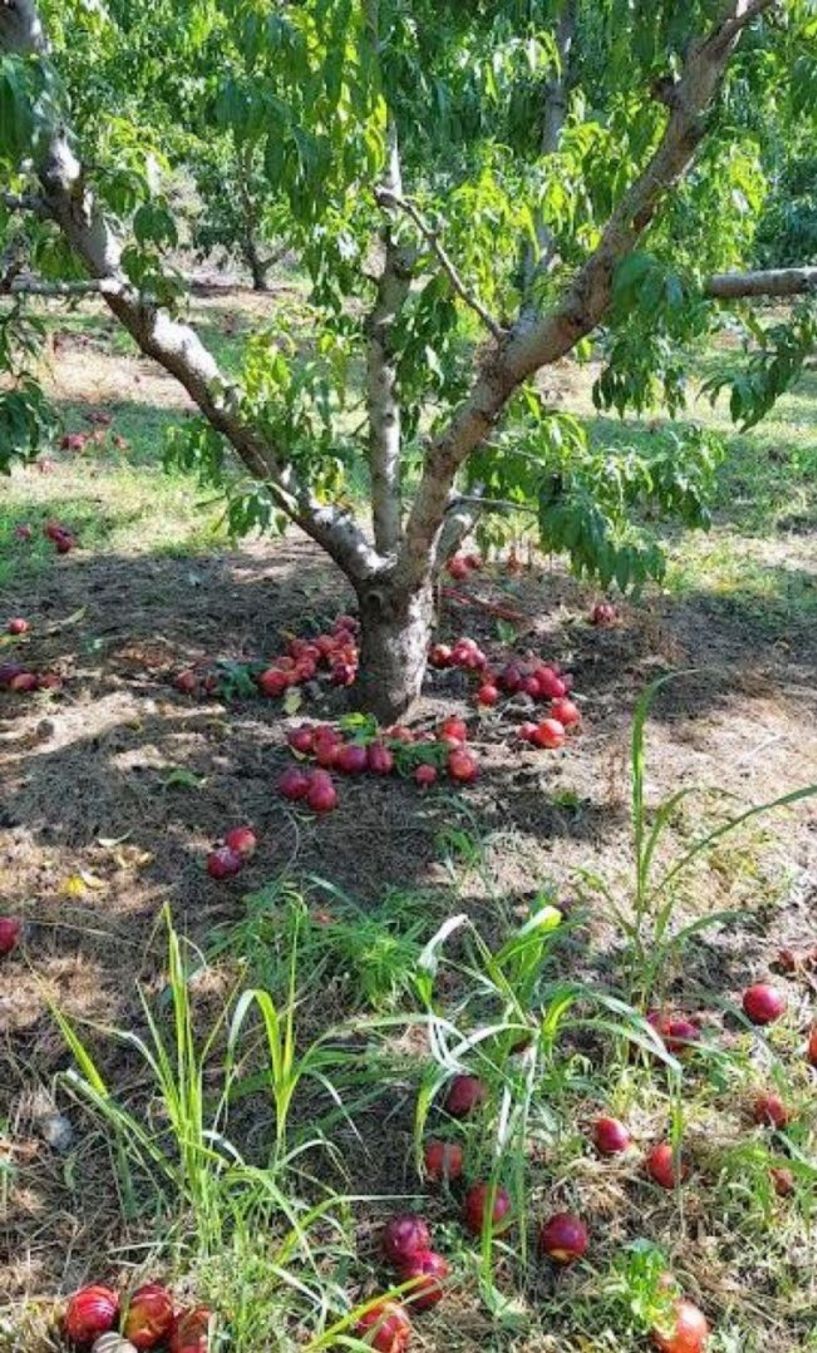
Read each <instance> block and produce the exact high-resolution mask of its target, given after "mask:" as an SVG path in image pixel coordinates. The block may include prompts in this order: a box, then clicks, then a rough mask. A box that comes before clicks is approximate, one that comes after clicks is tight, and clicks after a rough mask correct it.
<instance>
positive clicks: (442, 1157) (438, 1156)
mask: <svg viewBox="0 0 817 1353" xmlns="http://www.w3.org/2000/svg"><path fill="white" fill-rule="evenodd" d="M423 1163H424V1165H425V1172H426V1175H427V1176H428V1178H429V1179H433V1180H434V1182H435V1183H439V1182H443V1181H444V1182H445V1183H449V1182H450V1181H451V1180H452V1179H459V1177H460V1175H461V1174H462V1147H461V1146H460V1144H459V1142H438V1141H430V1142H426V1145H425V1149H424V1151H423Z"/></svg>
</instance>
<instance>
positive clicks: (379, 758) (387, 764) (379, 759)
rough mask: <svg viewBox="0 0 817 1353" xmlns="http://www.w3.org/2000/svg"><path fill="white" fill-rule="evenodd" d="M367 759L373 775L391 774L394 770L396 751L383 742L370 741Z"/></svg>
mask: <svg viewBox="0 0 817 1353" xmlns="http://www.w3.org/2000/svg"><path fill="white" fill-rule="evenodd" d="M366 759H367V763H368V767H369V770H370V771H371V772H372V775H390V774H391V772H392V771H393V770H394V753H393V752H390V751H389V749H388V747H384V745H383V743H382V742H370V743H369V747H368V750H367V753H366Z"/></svg>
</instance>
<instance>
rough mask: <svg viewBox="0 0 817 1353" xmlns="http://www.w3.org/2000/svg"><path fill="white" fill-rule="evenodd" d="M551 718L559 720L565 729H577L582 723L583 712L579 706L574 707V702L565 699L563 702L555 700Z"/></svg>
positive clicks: (551, 708) (551, 709)
mask: <svg viewBox="0 0 817 1353" xmlns="http://www.w3.org/2000/svg"><path fill="white" fill-rule="evenodd" d="M550 715H551V718H553V719H556V720H558V722H559V723H560V724H562V726H563V727H564V728H575V727H576V726H577V725H578V724H580V723H581V721H582V714H581V710H580V709H579V707H578V705H574V703H573V701H572V700H568V699H567V697H566V696H565V697H563V698H562V699H561V700H554V701H553V704H552V705H551V707H550Z"/></svg>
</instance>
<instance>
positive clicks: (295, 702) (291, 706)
mask: <svg viewBox="0 0 817 1353" xmlns="http://www.w3.org/2000/svg"><path fill="white" fill-rule="evenodd" d="M303 702H304V698H303V696H302V695H301V692H300V691H299V690H298V688H297V686H290V688H289V690H288V691H287V693H286V695H285V696H284V709H285V711H286V713H287V714H297V713H298V710H299V709H300V708H301V705H302V704H303Z"/></svg>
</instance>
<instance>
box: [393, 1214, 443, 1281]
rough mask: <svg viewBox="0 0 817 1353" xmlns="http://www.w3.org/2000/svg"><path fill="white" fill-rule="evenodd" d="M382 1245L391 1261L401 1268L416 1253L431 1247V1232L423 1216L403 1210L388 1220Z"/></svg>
mask: <svg viewBox="0 0 817 1353" xmlns="http://www.w3.org/2000/svg"><path fill="white" fill-rule="evenodd" d="M381 1245H382V1248H383V1253H384V1255H385V1256H386V1258H387V1259H388V1261H389V1263H390V1264H394V1265H395V1267H397V1268H399V1267H400V1265H401V1264H407V1263H408V1261H409V1259H411V1258H412V1257H413V1256H414V1255H415V1254H418V1253H419V1252H420V1251H421V1250H427V1249H428V1248H429V1247H430V1245H431V1234H430V1232H429V1229H428V1226H427V1224H426V1222H425V1221H424V1220H423V1218H422V1217H418V1216H416V1215H415V1213H414V1212H401V1213H399V1215H398V1216H396V1217H390V1218H389V1220H388V1221H387V1222H386V1225H385V1226H384V1227H383V1235H382V1237H381Z"/></svg>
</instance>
